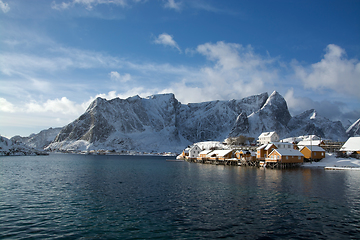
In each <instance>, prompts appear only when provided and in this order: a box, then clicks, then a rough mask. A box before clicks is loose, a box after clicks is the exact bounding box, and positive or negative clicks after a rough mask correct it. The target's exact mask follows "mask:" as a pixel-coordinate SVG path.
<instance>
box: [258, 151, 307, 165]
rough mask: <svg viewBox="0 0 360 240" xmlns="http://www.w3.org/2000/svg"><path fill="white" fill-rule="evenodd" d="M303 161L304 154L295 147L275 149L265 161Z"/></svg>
mask: <svg viewBox="0 0 360 240" xmlns="http://www.w3.org/2000/svg"><path fill="white" fill-rule="evenodd" d="M268 162H270V163H271V162H278V163H303V162H304V155H303V154H302V153H301V152H299V151H298V150H295V149H274V150H273V151H272V152H271V153H270V154H269V155H268V157H267V158H265V163H268Z"/></svg>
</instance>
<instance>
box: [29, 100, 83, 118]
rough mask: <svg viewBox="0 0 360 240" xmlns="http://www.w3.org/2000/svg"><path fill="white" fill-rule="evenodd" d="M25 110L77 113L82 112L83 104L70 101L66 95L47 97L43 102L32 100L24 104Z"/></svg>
mask: <svg viewBox="0 0 360 240" xmlns="http://www.w3.org/2000/svg"><path fill="white" fill-rule="evenodd" d="M25 107H26V112H57V113H62V114H65V115H79V114H81V113H82V112H84V110H85V109H84V106H83V105H81V104H76V103H75V102H73V101H70V100H69V99H68V98H66V97H62V98H61V99H58V98H56V99H54V100H51V99H48V100H47V101H46V102H44V103H38V102H36V101H32V102H30V103H27V104H25Z"/></svg>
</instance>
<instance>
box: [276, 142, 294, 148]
mask: <svg viewBox="0 0 360 240" xmlns="http://www.w3.org/2000/svg"><path fill="white" fill-rule="evenodd" d="M273 144H274V145H275V146H276V147H279V146H280V145H281V146H293V144H292V143H289V142H274V143H273Z"/></svg>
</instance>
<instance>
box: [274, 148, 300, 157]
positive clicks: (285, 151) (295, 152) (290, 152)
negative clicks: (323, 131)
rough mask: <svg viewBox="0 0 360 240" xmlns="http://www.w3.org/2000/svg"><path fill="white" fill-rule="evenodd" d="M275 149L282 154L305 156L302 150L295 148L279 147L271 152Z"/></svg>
mask: <svg viewBox="0 0 360 240" xmlns="http://www.w3.org/2000/svg"><path fill="white" fill-rule="evenodd" d="M274 151H276V152H278V153H279V154H280V155H281V156H304V154H302V153H301V152H300V151H298V150H295V149H284V148H279V149H274V150H273V151H272V152H271V153H273V152H274ZM271 153H270V154H271ZM270 154H269V155H270Z"/></svg>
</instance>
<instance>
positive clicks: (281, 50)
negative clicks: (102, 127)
mask: <svg viewBox="0 0 360 240" xmlns="http://www.w3.org/2000/svg"><path fill="white" fill-rule="evenodd" d="M359 12H360V1H358V0H356V1H331V0H326V1H320V0H319V1H288V0H286V1H285V0H284V1H280V0H273V1H268V0H262V1H257V0H255V1H250V0H248V1H238V0H227V1H222V0H206V1H205V0H189V1H187V0H147V1H146V0H54V1H48V0H36V1H27V0H0V84H1V87H0V134H1V135H3V136H7V137H11V136H14V135H22V136H27V135H29V134H31V133H37V132H39V131H40V130H42V129H46V128H49V127H60V126H64V125H66V124H68V123H69V122H71V121H73V120H74V119H76V118H77V117H78V116H79V115H80V114H82V113H83V112H84V111H85V109H86V107H87V106H88V104H89V103H90V102H91V101H92V100H94V99H95V98H96V97H98V96H101V97H104V98H107V99H111V98H114V97H120V98H127V97H130V96H134V95H139V96H141V97H147V96H149V95H152V94H158V93H168V92H172V93H174V94H175V96H176V98H177V99H178V100H179V101H181V102H182V103H189V102H202V101H210V100H231V99H241V98H243V97H247V96H250V95H253V94H260V93H263V92H268V93H269V94H271V93H272V92H273V91H274V90H276V91H278V92H279V93H280V94H281V95H282V96H284V97H285V99H286V100H287V103H288V107H289V110H290V112H291V114H292V115H295V114H298V113H301V112H303V111H305V110H308V109H311V108H315V109H316V110H317V111H318V112H319V114H321V115H322V116H325V117H327V118H330V119H332V120H342V121H343V122H345V125H346V124H347V123H348V122H347V120H348V119H349V120H350V121H355V120H356V119H358V118H359V117H360V63H359V59H360V15H359Z"/></svg>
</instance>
